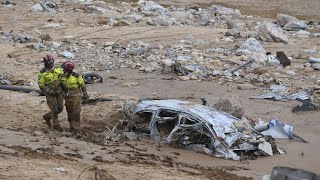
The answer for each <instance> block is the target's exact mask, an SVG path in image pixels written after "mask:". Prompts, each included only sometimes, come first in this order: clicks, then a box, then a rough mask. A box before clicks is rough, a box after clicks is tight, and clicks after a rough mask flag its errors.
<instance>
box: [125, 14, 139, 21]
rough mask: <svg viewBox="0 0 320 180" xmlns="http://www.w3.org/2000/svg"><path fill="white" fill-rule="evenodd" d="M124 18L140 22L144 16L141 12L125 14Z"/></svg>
mask: <svg viewBox="0 0 320 180" xmlns="http://www.w3.org/2000/svg"><path fill="white" fill-rule="evenodd" d="M124 18H125V19H127V20H128V21H130V22H131V23H139V22H140V21H141V20H142V19H143V16H141V15H139V14H130V15H126V16H124Z"/></svg>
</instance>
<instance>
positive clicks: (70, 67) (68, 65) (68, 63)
mask: <svg viewBox="0 0 320 180" xmlns="http://www.w3.org/2000/svg"><path fill="white" fill-rule="evenodd" d="M62 68H63V69H64V70H66V71H72V70H73V69H74V64H73V63H72V62H71V61H66V62H64V63H63V64H62Z"/></svg>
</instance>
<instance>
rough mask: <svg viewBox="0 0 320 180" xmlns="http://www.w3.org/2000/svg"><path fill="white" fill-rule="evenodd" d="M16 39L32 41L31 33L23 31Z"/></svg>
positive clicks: (21, 41)
mask: <svg viewBox="0 0 320 180" xmlns="http://www.w3.org/2000/svg"><path fill="white" fill-rule="evenodd" d="M14 40H15V41H18V42H20V43H26V42H29V41H31V37H30V36H29V35H27V34H26V33H24V32H21V33H19V34H17V36H16V37H15V38H14Z"/></svg>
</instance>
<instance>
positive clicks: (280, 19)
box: [277, 14, 297, 27]
mask: <svg viewBox="0 0 320 180" xmlns="http://www.w3.org/2000/svg"><path fill="white" fill-rule="evenodd" d="M293 19H297V18H296V17H293V16H290V15H287V14H278V15H277V24H278V25H279V26H282V27H283V26H285V25H286V24H288V23H289V22H290V21H292V20H293Z"/></svg>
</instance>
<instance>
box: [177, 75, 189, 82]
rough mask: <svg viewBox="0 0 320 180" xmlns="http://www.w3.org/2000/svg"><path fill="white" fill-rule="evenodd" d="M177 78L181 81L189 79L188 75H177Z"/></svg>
mask: <svg viewBox="0 0 320 180" xmlns="http://www.w3.org/2000/svg"><path fill="white" fill-rule="evenodd" d="M179 79H180V80H182V81H187V80H190V78H189V76H179Z"/></svg>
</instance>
